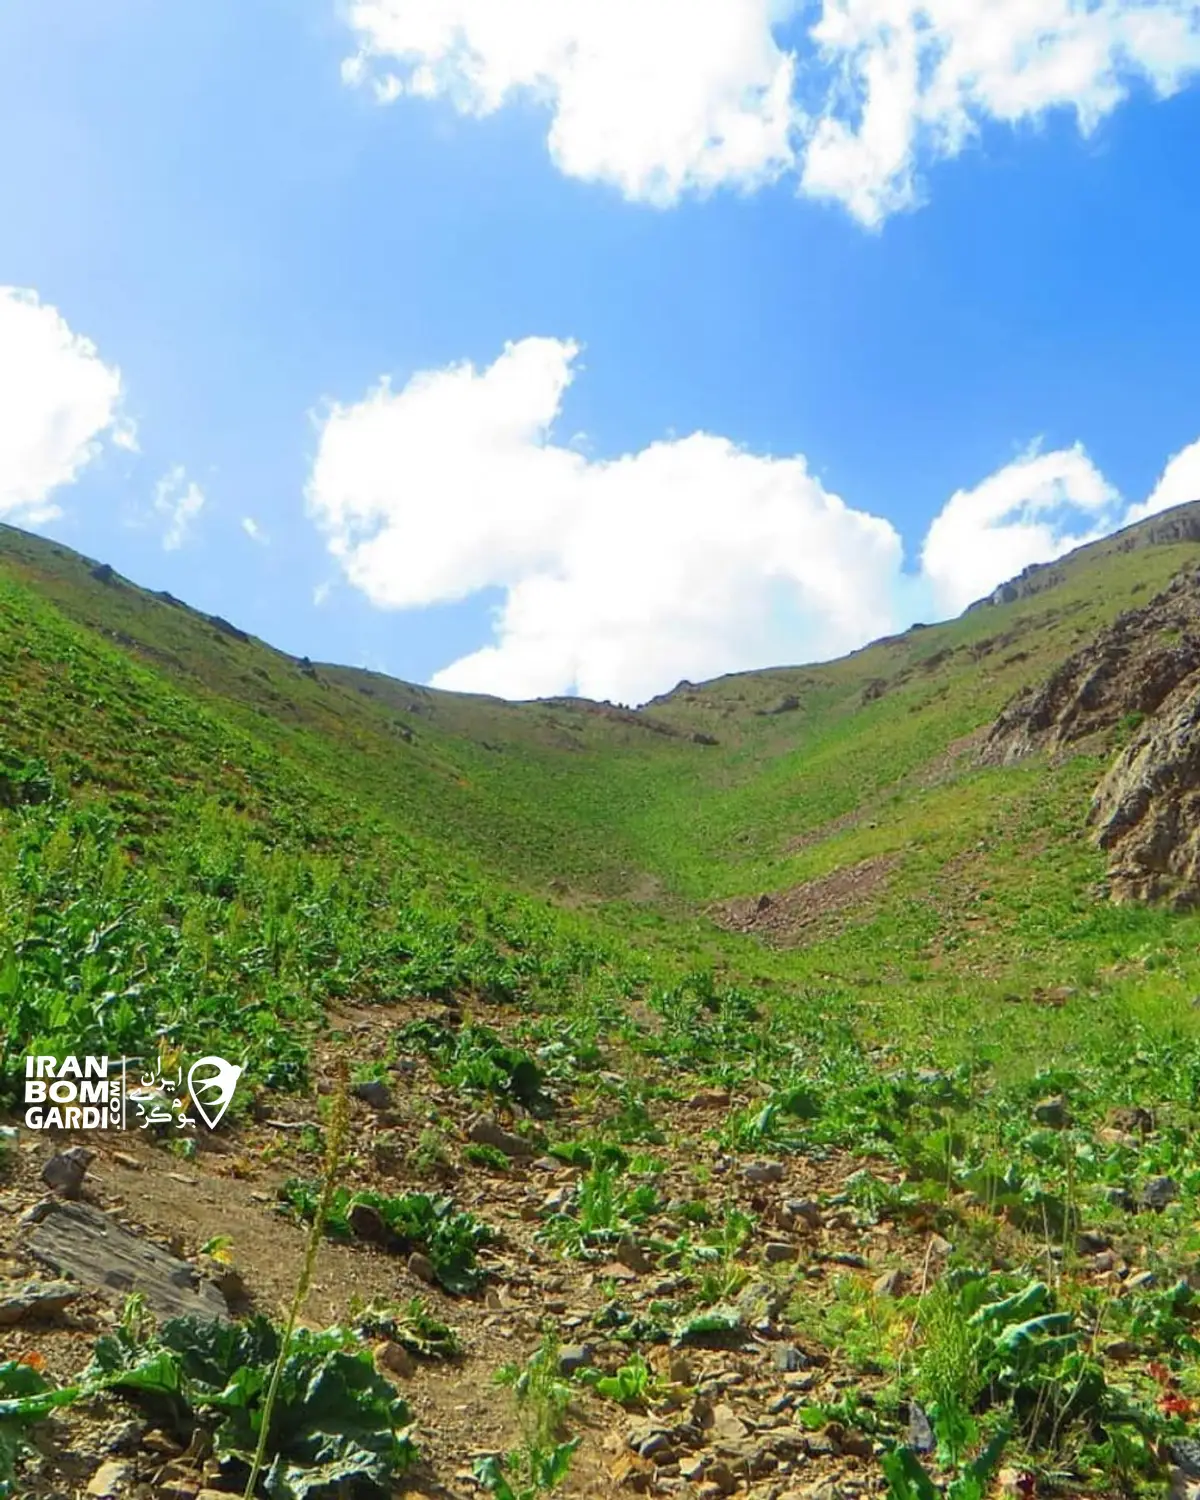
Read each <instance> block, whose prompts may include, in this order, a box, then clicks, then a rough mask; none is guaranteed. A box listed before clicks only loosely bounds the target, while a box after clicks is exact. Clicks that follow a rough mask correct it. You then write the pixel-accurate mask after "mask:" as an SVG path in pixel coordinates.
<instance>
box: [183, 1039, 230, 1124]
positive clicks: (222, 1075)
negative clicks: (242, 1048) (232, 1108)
mask: <svg viewBox="0 0 1200 1500" xmlns="http://www.w3.org/2000/svg"><path fill="white" fill-rule="evenodd" d="M205 1073H207V1075H208V1076H207V1077H204V1076H202V1075H203V1074H205ZM241 1076H242V1070H241V1068H240V1067H239V1066H237V1064H235V1063H231V1062H226V1061H225V1059H224V1058H223V1057H202V1058H200V1059H199V1060H198V1061H197V1062H194V1063H193V1064H192V1065H191V1067H190V1068H189V1069H188V1076H187V1081H188V1093H189V1094H190V1095H191V1100H192V1103H193V1104H194V1105H195V1106H196V1112H197V1114H199V1116H200V1118H201V1119H202V1120H203V1121H204V1123H205V1124H206V1125H207V1126H208V1128H209V1129H210V1130H215V1129H216V1128H217V1126H218V1125H219V1124H220V1123H221V1118H222V1116H223V1115H224V1113H225V1111H226V1110H227V1109H228V1108H229V1105H230V1102H231V1101H232V1099H233V1091H234V1089H236V1088H237V1081H238V1079H239V1078H240V1077H241Z"/></svg>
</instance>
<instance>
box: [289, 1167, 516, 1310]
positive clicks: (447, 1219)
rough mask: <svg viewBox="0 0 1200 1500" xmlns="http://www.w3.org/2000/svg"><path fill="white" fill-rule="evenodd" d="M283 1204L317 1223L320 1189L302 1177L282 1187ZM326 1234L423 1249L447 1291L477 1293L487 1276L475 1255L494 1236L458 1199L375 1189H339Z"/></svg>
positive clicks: (403, 1250) (403, 1249)
mask: <svg viewBox="0 0 1200 1500" xmlns="http://www.w3.org/2000/svg"><path fill="white" fill-rule="evenodd" d="M280 1196H281V1198H282V1199H283V1201H284V1202H285V1203H286V1204H287V1205H288V1206H289V1207H290V1208H291V1209H292V1210H293V1211H294V1212H295V1213H296V1214H297V1215H298V1216H299V1217H300V1218H301V1219H304V1220H307V1221H309V1222H312V1221H313V1219H314V1217H315V1214H316V1211H317V1205H318V1203H319V1201H320V1194H319V1192H318V1189H317V1188H316V1187H315V1186H314V1185H313V1184H312V1183H310V1182H307V1181H305V1180H304V1179H302V1178H291V1179H289V1180H288V1181H287V1182H286V1183H284V1185H283V1187H282V1188H281V1189H280ZM324 1228H325V1232H326V1233H327V1234H329V1235H332V1236H334V1237H335V1238H339V1239H355V1238H362V1237H363V1233H364V1231H365V1233H366V1234H367V1236H368V1237H370V1238H373V1239H375V1240H376V1241H377V1242H378V1243H381V1244H382V1245H383V1247H384V1248H385V1249H388V1250H392V1251H395V1252H397V1253H406V1252H409V1251H412V1250H419V1251H421V1252H422V1253H423V1254H424V1255H427V1256H428V1257H429V1260H430V1261H431V1262H432V1264H433V1269H434V1271H435V1273H436V1275H437V1278H438V1281H439V1282H440V1283H441V1285H442V1286H443V1287H445V1289H446V1290H447V1291H448V1292H453V1293H455V1294H463V1293H467V1292H472V1291H475V1290H476V1289H477V1288H478V1287H479V1286H480V1285H481V1284H482V1283H483V1281H484V1279H485V1276H486V1273H485V1272H484V1271H483V1270H482V1269H481V1268H480V1267H479V1265H478V1264H477V1262H476V1252H477V1251H478V1250H479V1249H480V1248H482V1247H483V1246H484V1245H489V1244H491V1243H492V1241H493V1239H494V1238H495V1235H494V1232H493V1231H492V1229H491V1228H490V1227H489V1226H488V1225H487V1224H484V1223H483V1222H482V1221H481V1220H479V1219H477V1218H476V1217H475V1216H474V1214H470V1213H467V1212H465V1211H464V1210H461V1209H457V1208H455V1206H454V1200H453V1199H451V1198H447V1197H436V1198H435V1197H431V1196H430V1195H429V1194H428V1193H405V1194H403V1195H402V1196H400V1197H389V1196H387V1195H386V1194H383V1193H377V1192H374V1191H373V1190H371V1189H366V1188H364V1189H361V1190H354V1189H351V1188H347V1187H342V1186H338V1187H335V1188H334V1190H333V1192H332V1194H331V1196H330V1200H329V1206H328V1212H327V1214H326V1216H325V1224H324Z"/></svg>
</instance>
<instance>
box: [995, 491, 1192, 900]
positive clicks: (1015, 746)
mask: <svg viewBox="0 0 1200 1500" xmlns="http://www.w3.org/2000/svg"><path fill="white" fill-rule="evenodd" d="M1174 519H1175V520H1178V519H1179V518H1174ZM1184 519H1186V518H1184ZM1198 524H1200V522H1198ZM1118 726H1124V727H1125V728H1126V729H1127V730H1128V731H1130V732H1131V733H1132V738H1131V739H1129V741H1128V742H1127V743H1126V744H1125V746H1124V747H1123V748H1122V749H1121V750H1120V751H1119V752H1118V753H1117V757H1116V759H1115V761H1114V762H1113V764H1112V766H1111V767H1110V768H1109V770H1108V772H1107V774H1106V775H1105V777H1104V778H1103V780H1102V781H1101V782H1100V784H1099V786H1098V787H1097V788H1096V791H1095V794H1094V796H1093V798H1092V805H1091V808H1090V811H1089V814H1088V821H1089V823H1090V825H1091V826H1092V828H1093V829H1094V830H1095V838H1096V841H1097V842H1098V843H1099V845H1100V847H1101V848H1102V849H1106V850H1108V851H1109V855H1110V862H1109V872H1108V874H1109V890H1110V893H1111V894H1112V896H1113V898H1114V899H1115V900H1118V901H1128V900H1140V901H1154V900H1169V901H1171V902H1173V903H1174V904H1175V905H1177V906H1190V905H1195V904H1197V903H1200V570H1195V569H1192V570H1189V571H1188V572H1185V573H1181V574H1179V575H1178V576H1177V577H1176V578H1175V579H1174V580H1173V581H1172V582H1171V584H1170V585H1169V587H1167V588H1166V589H1164V590H1163V592H1162V593H1161V594H1158V595H1157V596H1156V597H1155V598H1153V599H1151V600H1150V602H1149V603H1148V604H1146V605H1144V606H1143V607H1142V608H1140V609H1133V610H1129V611H1127V612H1126V613H1125V614H1123V615H1121V616H1119V617H1118V618H1117V619H1116V620H1114V621H1113V623H1112V625H1110V626H1109V627H1108V628H1107V629H1106V630H1102V631H1101V632H1100V633H1099V635H1097V636H1096V638H1095V639H1094V640H1093V641H1092V642H1091V643H1090V644H1089V645H1087V646H1085V647H1084V648H1083V649H1082V650H1081V651H1077V652H1076V653H1075V654H1074V655H1073V656H1070V657H1068V658H1067V660H1066V661H1065V662H1063V663H1062V665H1061V666H1060V667H1058V668H1057V669H1056V670H1055V671H1053V672H1052V673H1051V674H1050V676H1049V677H1048V678H1047V679H1046V680H1045V682H1043V683H1042V684H1041V685H1040V686H1039V687H1036V688H1030V689H1027V690H1026V691H1025V692H1023V693H1020V694H1018V696H1017V697H1016V698H1014V699H1013V700H1012V702H1011V703H1009V704H1008V705H1007V707H1006V708H1005V709H1004V711H1003V712H1002V713H1001V714H1000V716H999V718H998V719H997V720H996V722H995V723H994V724H993V725H992V728H991V730H990V731H989V733H988V736H987V739H986V740H985V742H984V745H983V747H982V749H981V751H980V759H981V760H983V761H984V762H985V763H988V764H992V765H1011V764H1012V763H1013V762H1015V761H1018V760H1021V759H1022V758H1023V757H1024V756H1026V755H1029V754H1031V753H1033V752H1035V751H1048V752H1050V753H1056V752H1062V751H1064V750H1067V749H1069V748H1070V747H1072V746H1078V745H1079V744H1080V742H1082V741H1084V740H1088V739H1091V738H1092V737H1094V736H1099V735H1102V734H1103V733H1104V732H1106V731H1110V730H1113V729H1114V728H1117V727H1118Z"/></svg>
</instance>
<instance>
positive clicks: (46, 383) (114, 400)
mask: <svg viewBox="0 0 1200 1500" xmlns="http://www.w3.org/2000/svg"><path fill="white" fill-rule="evenodd" d="M120 403H121V376H120V372H119V371H117V370H116V369H114V368H113V367H112V366H111V365H107V364H105V363H104V361H103V360H102V359H101V358H100V355H99V353H98V352H97V350H96V347H95V345H94V344H92V343H91V342H90V341H89V340H88V339H85V338H82V337H81V336H80V335H79V334H77V333H74V332H72V330H71V329H70V328H69V327H68V325H67V323H66V321H65V320H64V318H63V317H62V314H61V313H60V312H59V311H58V310H57V309H56V308H54V307H51V306H49V305H48V304H46V303H43V302H41V301H40V300H39V298H38V296H37V294H36V293H35V292H32V291H22V290H19V289H18V288H16V287H0V519H3V520H7V521H12V522H15V523H17V524H21V525H38V524H40V523H42V522H45V521H49V520H53V519H54V518H55V517H56V516H58V515H59V514H61V510H60V507H59V505H58V503H57V501H56V499H55V498H54V496H55V493H56V491H58V490H59V489H61V488H62V487H63V486H64V485H68V484H71V483H72V482H73V481H74V480H75V479H77V478H78V477H79V475H80V473H81V472H82V471H83V469H84V468H85V467H86V466H87V465H88V464H89V463H90V462H91V461H92V460H93V459H94V458H95V457H96V456H97V455H98V454H99V452H100V451H101V448H102V446H103V443H104V441H105V439H106V438H107V439H109V440H111V441H112V442H115V443H117V444H118V445H119V446H121V447H125V448H136V446H137V441H136V435H135V433H134V429H133V426H132V424H131V423H129V422H128V421H127V420H126V419H125V418H124V417H122V415H121V412H120Z"/></svg>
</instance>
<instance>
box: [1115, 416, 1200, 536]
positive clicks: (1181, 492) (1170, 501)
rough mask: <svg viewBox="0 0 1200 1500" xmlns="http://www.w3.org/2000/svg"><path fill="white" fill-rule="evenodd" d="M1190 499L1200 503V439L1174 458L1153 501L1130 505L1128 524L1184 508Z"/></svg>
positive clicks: (1126, 521) (1156, 489)
mask: <svg viewBox="0 0 1200 1500" xmlns="http://www.w3.org/2000/svg"><path fill="white" fill-rule="evenodd" d="M1189 500H1200V438H1197V439H1196V441H1195V442H1194V443H1189V445H1188V446H1187V447H1186V448H1184V449H1182V450H1181V451H1180V452H1179V453H1176V454H1175V455H1174V457H1172V458H1171V460H1170V461H1169V462H1168V464H1167V466H1166V468H1165V469H1164V470H1163V471H1162V476H1161V478H1160V479H1159V481H1158V483H1157V484H1156V485H1155V487H1154V492H1153V494H1151V495H1150V497H1149V499H1147V500H1143V501H1142V503H1141V504H1140V505H1131V506H1130V508H1129V513H1128V515H1127V516H1126V517H1125V524H1126V525H1127V526H1128V525H1132V523H1133V522H1134V521H1143V520H1145V518H1146V517H1147V516H1154V515H1157V514H1158V512H1159V511H1160V510H1168V509H1169V508H1170V507H1171V506H1172V505H1184V504H1186V503H1187V502H1188V501H1189Z"/></svg>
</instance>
